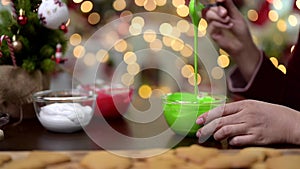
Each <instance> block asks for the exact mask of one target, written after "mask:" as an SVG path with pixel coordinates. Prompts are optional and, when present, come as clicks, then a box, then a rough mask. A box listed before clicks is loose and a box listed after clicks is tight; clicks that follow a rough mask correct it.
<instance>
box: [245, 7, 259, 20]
mask: <svg viewBox="0 0 300 169" xmlns="http://www.w3.org/2000/svg"><path fill="white" fill-rule="evenodd" d="M247 16H248V19H249V20H250V21H253V22H254V21H257V19H258V13H257V11H256V10H253V9H250V10H249V11H248V13H247Z"/></svg>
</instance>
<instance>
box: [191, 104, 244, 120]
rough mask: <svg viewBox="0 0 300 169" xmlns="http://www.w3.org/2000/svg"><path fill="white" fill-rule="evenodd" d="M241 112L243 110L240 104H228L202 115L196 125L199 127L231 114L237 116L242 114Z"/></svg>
mask: <svg viewBox="0 0 300 169" xmlns="http://www.w3.org/2000/svg"><path fill="white" fill-rule="evenodd" d="M241 110H242V109H241V106H240V104H239V102H233V103H227V104H225V105H223V106H219V107H217V108H214V109H212V110H210V111H208V112H206V113H204V114H202V115H201V116H199V117H198V119H197V120H196V123H197V124H199V125H202V124H205V123H209V122H211V121H212V120H214V119H216V118H219V117H221V116H228V115H230V114H235V113H238V112H240V111H241Z"/></svg>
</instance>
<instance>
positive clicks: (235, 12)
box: [217, 0, 240, 18]
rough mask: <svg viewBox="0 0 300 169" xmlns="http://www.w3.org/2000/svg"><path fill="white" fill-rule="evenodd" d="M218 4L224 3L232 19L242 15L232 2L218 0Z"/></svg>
mask: <svg viewBox="0 0 300 169" xmlns="http://www.w3.org/2000/svg"><path fill="white" fill-rule="evenodd" d="M217 2H219V3H222V4H223V6H224V7H225V8H226V9H227V10H228V15H229V16H230V17H232V18H235V17H236V16H239V15H240V12H239V10H238V9H237V7H236V6H235V4H234V3H233V1H232V0H217Z"/></svg>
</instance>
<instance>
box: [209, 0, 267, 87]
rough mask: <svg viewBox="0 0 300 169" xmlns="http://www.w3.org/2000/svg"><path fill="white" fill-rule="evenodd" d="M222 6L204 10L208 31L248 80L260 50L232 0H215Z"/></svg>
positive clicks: (254, 67) (255, 65)
mask: <svg viewBox="0 0 300 169" xmlns="http://www.w3.org/2000/svg"><path fill="white" fill-rule="evenodd" d="M217 1H218V2H220V3H222V4H223V5H222V6H217V7H211V8H209V9H208V10H207V11H206V12H205V15H204V17H205V19H206V20H207V21H208V32H209V34H210V36H211V38H212V39H213V40H214V41H215V42H216V43H217V44H218V46H219V47H220V48H222V49H223V50H225V51H226V52H227V53H228V54H229V55H230V56H231V57H232V58H233V59H234V61H235V62H236V64H237V66H238V67H239V69H240V72H241V74H242V75H243V77H244V79H245V80H246V81H247V82H248V81H249V80H250V79H251V77H252V75H253V72H254V71H255V69H256V67H257V64H258V62H259V58H260V55H261V53H260V50H259V49H258V48H257V46H256V45H255V44H254V42H253V40H252V36H251V34H250V31H249V27H248V25H247V22H246V20H245V18H244V17H243V15H242V14H241V13H240V11H239V10H238V9H237V8H236V6H235V5H234V3H233V2H232V0H217Z"/></svg>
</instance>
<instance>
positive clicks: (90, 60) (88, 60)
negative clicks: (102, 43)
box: [83, 53, 96, 66]
mask: <svg viewBox="0 0 300 169" xmlns="http://www.w3.org/2000/svg"><path fill="white" fill-rule="evenodd" d="M83 62H84V63H85V65H87V66H93V65H94V64H95V63H96V57H95V55H94V54H93V53H87V54H86V55H85V56H84V58H83Z"/></svg>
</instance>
